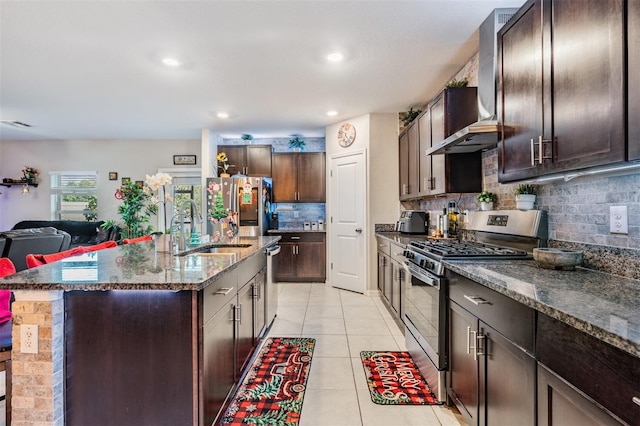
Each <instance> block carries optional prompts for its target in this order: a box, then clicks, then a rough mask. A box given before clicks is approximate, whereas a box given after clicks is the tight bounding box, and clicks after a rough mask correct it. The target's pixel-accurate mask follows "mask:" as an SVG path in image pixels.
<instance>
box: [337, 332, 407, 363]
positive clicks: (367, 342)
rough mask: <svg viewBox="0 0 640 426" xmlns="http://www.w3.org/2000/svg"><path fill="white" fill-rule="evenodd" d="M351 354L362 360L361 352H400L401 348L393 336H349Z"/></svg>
mask: <svg viewBox="0 0 640 426" xmlns="http://www.w3.org/2000/svg"><path fill="white" fill-rule="evenodd" d="M347 341H348V342H349V354H350V355H351V357H352V358H360V352H361V351H399V350H400V348H399V347H398V344H397V343H396V340H395V339H394V338H393V336H392V335H390V334H389V335H385V336H382V335H381V336H354V335H351V334H349V335H347Z"/></svg>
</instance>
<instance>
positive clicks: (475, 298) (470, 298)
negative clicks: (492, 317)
mask: <svg viewBox="0 0 640 426" xmlns="http://www.w3.org/2000/svg"><path fill="white" fill-rule="evenodd" d="M464 298H465V299H467V300H468V301H469V302H471V303H473V304H474V305H476V306H479V305H491V302H489V301H487V300H484V299H483V298H482V297H480V296H467V295H466V294H465V295H464Z"/></svg>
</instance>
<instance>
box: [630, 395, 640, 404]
mask: <svg viewBox="0 0 640 426" xmlns="http://www.w3.org/2000/svg"><path fill="white" fill-rule="evenodd" d="M631 400H632V401H633V403H634V404H636V405H640V397H637V396H634V397H633V398H631Z"/></svg>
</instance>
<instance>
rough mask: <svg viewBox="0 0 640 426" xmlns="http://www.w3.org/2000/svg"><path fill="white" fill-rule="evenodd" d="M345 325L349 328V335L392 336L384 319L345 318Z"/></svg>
mask: <svg viewBox="0 0 640 426" xmlns="http://www.w3.org/2000/svg"><path fill="white" fill-rule="evenodd" d="M344 323H345V325H346V327H347V334H355V335H361V336H363V335H383V334H389V335H391V331H390V330H389V327H388V326H387V323H386V322H385V320H384V319H382V318H378V319H367V318H364V319H360V318H345V320H344Z"/></svg>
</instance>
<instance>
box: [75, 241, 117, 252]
mask: <svg viewBox="0 0 640 426" xmlns="http://www.w3.org/2000/svg"><path fill="white" fill-rule="evenodd" d="M117 246H118V243H116V242H115V241H111V240H109V241H105V242H104V243H100V244H95V245H93V246H82V248H83V249H84V252H85V253H91V252H92V251H98V250H104V249H108V248H113V247H117Z"/></svg>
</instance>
